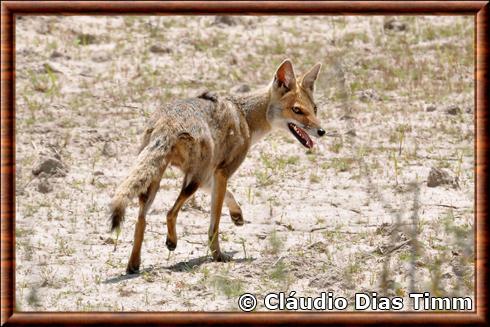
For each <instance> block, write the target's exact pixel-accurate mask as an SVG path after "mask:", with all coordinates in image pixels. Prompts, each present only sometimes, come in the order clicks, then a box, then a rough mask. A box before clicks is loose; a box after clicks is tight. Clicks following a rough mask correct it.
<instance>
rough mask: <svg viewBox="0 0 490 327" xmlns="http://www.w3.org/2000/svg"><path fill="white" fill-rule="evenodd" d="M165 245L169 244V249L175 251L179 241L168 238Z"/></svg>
mask: <svg viewBox="0 0 490 327" xmlns="http://www.w3.org/2000/svg"><path fill="white" fill-rule="evenodd" d="M165 245H166V246H167V249H168V250H169V251H173V250H175V248H176V247H177V243H176V242H175V243H174V242H173V241H171V240H169V239H168V238H167V240H166V241H165Z"/></svg>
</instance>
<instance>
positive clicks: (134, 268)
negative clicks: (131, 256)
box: [126, 262, 140, 275]
mask: <svg viewBox="0 0 490 327" xmlns="http://www.w3.org/2000/svg"><path fill="white" fill-rule="evenodd" d="M139 271H140V265H139V264H132V263H131V262H130V263H128V266H127V268H126V274H128V275H133V274H137V273H139Z"/></svg>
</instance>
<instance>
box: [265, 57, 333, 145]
mask: <svg viewBox="0 0 490 327" xmlns="http://www.w3.org/2000/svg"><path fill="white" fill-rule="evenodd" d="M320 68H321V64H320V63H318V64H316V65H315V66H313V67H312V68H311V69H310V70H309V71H308V72H307V73H306V74H304V75H302V76H300V77H299V78H296V76H295V74H294V70H293V65H292V63H291V61H289V60H288V59H286V60H284V61H283V62H282V64H281V65H280V66H279V68H278V69H277V71H276V73H275V74H274V80H273V81H272V86H271V101H270V105H269V108H268V110H267V120H268V122H269V124H270V125H271V126H272V128H277V129H284V130H287V131H289V132H291V134H293V135H294V136H295V137H296V138H297V139H298V141H299V142H300V143H301V144H302V145H303V146H305V147H307V148H311V147H313V144H314V143H313V141H312V140H311V138H310V136H309V135H312V136H315V137H320V136H323V135H325V131H324V130H323V128H322V127H321V126H320V121H319V119H318V117H317V106H316V105H315V102H314V100H313V91H314V89H315V87H314V86H315V81H316V79H317V77H318V73H319V72H320Z"/></svg>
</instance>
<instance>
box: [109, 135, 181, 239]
mask: <svg viewBox="0 0 490 327" xmlns="http://www.w3.org/2000/svg"><path fill="white" fill-rule="evenodd" d="M171 143H172V142H171V140H170V138H169V137H168V136H165V135H159V136H158V137H156V138H155V139H153V140H152V141H151V142H149V143H148V145H147V146H146V147H145V148H143V149H142V151H141V152H140V154H139V156H138V159H137V162H136V164H135V165H134V166H133V168H132V169H131V172H130V173H129V175H128V177H126V179H125V180H124V182H123V183H122V184H121V185H119V187H118V188H117V189H116V193H115V195H114V197H113V198H112V201H111V218H110V221H111V231H114V230H115V229H119V228H120V226H121V223H122V221H123V220H124V213H125V211H126V207H127V206H128V204H129V202H130V201H131V199H132V198H133V197H135V196H136V195H139V194H142V193H145V192H146V191H147V190H148V187H149V186H150V183H151V182H152V181H154V180H155V179H156V178H159V177H160V176H161V175H162V173H163V170H164V169H165V167H166V166H167V155H168V153H169V151H170V149H171V147H172V144H171Z"/></svg>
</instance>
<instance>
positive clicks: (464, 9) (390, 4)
mask: <svg viewBox="0 0 490 327" xmlns="http://www.w3.org/2000/svg"><path fill="white" fill-rule="evenodd" d="M17 14H23V15H28V14H36V15H47V14H63V15H77V14H78V15H80V14H82V15H114V14H152V15H155V14H157V15H176V14H179V15H211V14H240V15H271V14H274V15H294V14H303V15H328V14H336V15H367V14H377V15H388V14H396V15H409V14H412V15H413V14H415V15H421V14H432V15H434V14H435V15H474V16H475V27H476V33H475V43H476V46H475V50H476V57H475V80H476V86H475V91H476V93H475V104H476V111H475V133H476V141H475V149H476V160H475V169H476V171H475V181H476V183H475V199H476V201H475V202H476V211H475V212H476V217H477V219H476V241H475V242H476V271H477V274H476V288H475V289H476V296H475V297H476V311H475V312H473V313H444V314H440V313H439V314H431V313H418V312H417V313H413V312H410V313H392V312H389V313H380V312H366V313H360V312H344V313H342V312H339V313H337V312H335V313H332V312H330V313H316V312H315V313H313V312H311V313H293V312H281V313H272V312H255V313H231V312H217V313H211V312H209V313H206V312H202V313H201V312H190V313H189V312H185V313H178V312H161V313H156V312H155V313H153V312H133V313H129V312H128V313H111V312H87V313H80V312H73V313H71V312H70V313H68V312H42V313H41V312H30V313H28V312H14V303H15V247H14V246H15V245H14V244H15V108H14V103H15V102H14V101H15V34H14V33H15V21H14V16H15V15H17ZM1 18H2V23H1V36H2V41H1V55H2V59H1V82H2V84H1V99H2V100H1V302H2V303H1V324H2V325H3V324H5V323H6V324H8V325H9V326H10V325H16V326H20V325H53V324H57V325H93V324H102V323H103V324H115V325H116V324H117V325H126V324H145V325H163V324H166V325H180V324H191V323H200V324H225V323H226V324H237V323H248V324H299V323H307V324H319V323H333V324H337V323H349V324H361V323H384V324H388V323H397V324H416V323H417V324H420V323H423V324H427V323H437V324H478V325H479V324H482V325H486V324H488V322H489V319H488V315H489V311H488V309H487V294H486V291H487V286H488V284H487V282H486V279H485V277H486V276H487V274H488V270H487V266H488V258H487V256H488V254H487V246H488V238H487V231H488V222H487V204H486V201H485V200H486V198H485V191H484V190H485V189H486V186H487V184H488V183H487V178H488V177H487V170H488V164H487V152H488V138H487V135H486V131H485V126H486V125H487V110H488V96H489V94H490V89H489V82H488V62H489V59H490V58H489V57H490V53H489V47H488V42H489V41H488V36H489V24H488V21H489V3H488V1H369V2H368V1H349V2H342V1H308V2H306V1H303V2H302V1H226V2H223V1H168V2H155V1H138V2H130V1H118V2H110V1H98V2H90V1H73V2H63V1H52V2H48V1H22V2H21V1H5V2H2V4H1Z"/></svg>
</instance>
